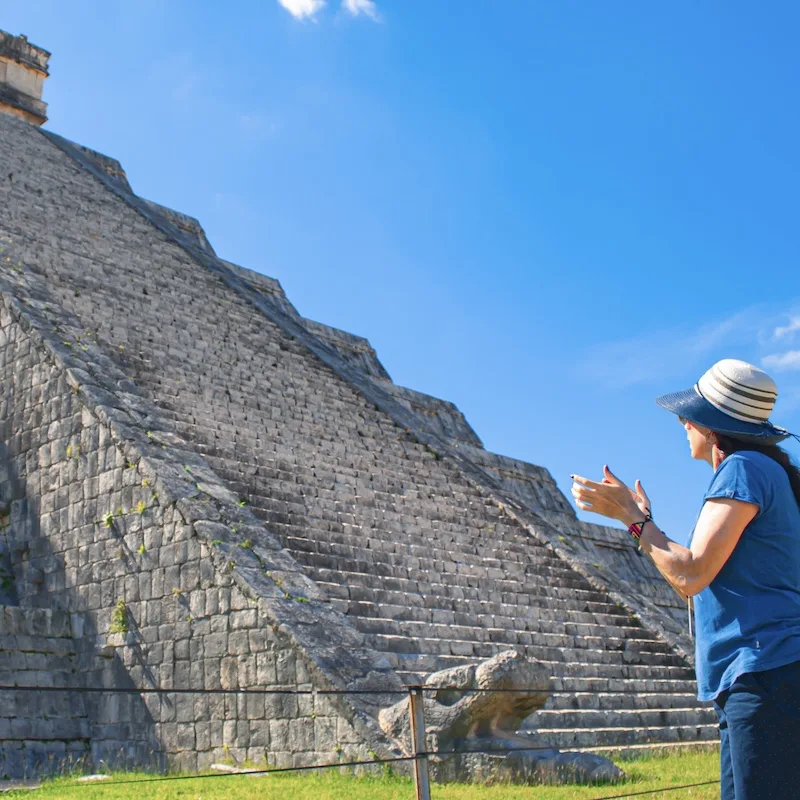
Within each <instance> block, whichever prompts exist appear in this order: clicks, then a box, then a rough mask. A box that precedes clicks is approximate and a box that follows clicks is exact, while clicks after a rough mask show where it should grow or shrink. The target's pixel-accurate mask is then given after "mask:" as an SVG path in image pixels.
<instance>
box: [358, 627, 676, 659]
mask: <svg viewBox="0 0 800 800" xmlns="http://www.w3.org/2000/svg"><path fill="white" fill-rule="evenodd" d="M354 622H355V624H356V627H357V628H358V629H359V630H360V631H361V632H362V633H365V634H373V633H374V634H380V635H384V636H392V637H403V638H410V639H413V640H416V641H420V640H423V639H439V640H442V641H445V640H453V639H455V640H459V639H460V640H470V641H475V642H482V643H487V642H489V643H496V644H509V645H517V644H522V645H531V646H533V647H535V648H541V652H542V658H546V657H547V656H546V654H547V653H548V652H549V651H550V650H554V651H561V652H563V654H564V655H563V658H564V660H569V659H570V658H571V657H572V656H573V653H574V651H583V650H586V651H591V653H586V654H585V655H586V657H587V658H589V657H590V656H591V654H592V653H594V652H610V653H613V654H614V655H615V656H619V657H625V656H629V657H630V656H632V655H634V654H636V655H645V656H657V655H660V656H662V657H663V661H661V662H659V663H663V664H667V663H680V664H682V663H683V662H682V660H681V659H680V657H679V656H676V655H675V654H674V653H673V652H672V651H671V650H669V649H668V647H667V645H666V644H664V643H663V642H658V641H646V640H645V641H642V640H636V639H634V640H631V641H626V640H625V639H621V638H617V637H616V636H614V635H613V634H614V633H615V632H614V631H613V629H611V630H610V631H609V635H607V636H566V635H561V634H554V633H539V632H529V631H519V630H514V629H509V628H496V627H467V626H461V625H439V624H431V623H421V622H410V621H396V620H390V619H380V618H377V619H376V618H371V619H365V618H355V620H354ZM549 660H554V659H552V658H550V659H549ZM615 660H616V659H615Z"/></svg>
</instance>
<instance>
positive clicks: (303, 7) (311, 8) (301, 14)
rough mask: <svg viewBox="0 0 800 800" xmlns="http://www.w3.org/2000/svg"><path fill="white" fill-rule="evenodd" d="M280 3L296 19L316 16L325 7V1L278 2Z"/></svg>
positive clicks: (283, 0) (292, 0)
mask: <svg viewBox="0 0 800 800" xmlns="http://www.w3.org/2000/svg"><path fill="white" fill-rule="evenodd" d="M278 2H279V3H280V4H281V5H282V6H283V7H284V8H285V9H286V10H287V11H288V12H289V13H290V14H291V15H292V16H293V17H295V18H296V19H304V18H305V17H308V18H309V19H312V18H313V17H314V15H315V14H316V13H317V12H318V11H319V10H320V9H322V8H324V7H325V0H278Z"/></svg>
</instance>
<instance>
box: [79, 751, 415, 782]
mask: <svg viewBox="0 0 800 800" xmlns="http://www.w3.org/2000/svg"><path fill="white" fill-rule="evenodd" d="M416 760H417V756H399V757H397V758H376V759H372V760H371V761H342V762H341V763H337V764H312V765H311V766H306V767H275V768H271V769H248V770H243V771H242V772H224V773H222V774H221V775H215V774H213V773H211V774H208V775H167V776H166V777H162V778H132V779H131V780H127V781H97V782H93V783H87V784H86V785H87V786H124V785H126V784H131V783H162V782H164V781H199V780H205V779H206V778H241V777H242V776H243V775H274V774H276V773H279V772H306V771H308V770H312V769H334V768H336V767H369V766H373V765H376V764H378V765H380V764H396V763H398V762H400V761H416Z"/></svg>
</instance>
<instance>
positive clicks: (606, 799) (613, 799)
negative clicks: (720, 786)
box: [590, 781, 719, 800]
mask: <svg viewBox="0 0 800 800" xmlns="http://www.w3.org/2000/svg"><path fill="white" fill-rule="evenodd" d="M715 783H719V781H702V782H701V783H684V784H683V785H681V786H666V787H665V788H663V789H646V790H645V791H642V792H628V793H627V794H605V795H603V796H602V797H592V798H590V800H617V798H619V797H640V796H641V795H643V794H661V793H662V792H675V791H677V790H678V789H694V788H695V787H697V786H712V785H713V784H715Z"/></svg>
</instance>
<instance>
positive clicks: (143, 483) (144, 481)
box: [142, 478, 150, 488]
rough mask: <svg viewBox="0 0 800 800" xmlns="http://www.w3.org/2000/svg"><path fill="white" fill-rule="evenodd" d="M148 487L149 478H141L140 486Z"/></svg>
mask: <svg viewBox="0 0 800 800" xmlns="http://www.w3.org/2000/svg"><path fill="white" fill-rule="evenodd" d="M149 485H150V478H142V486H144V487H145V488H146V487H148V486H149Z"/></svg>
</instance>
